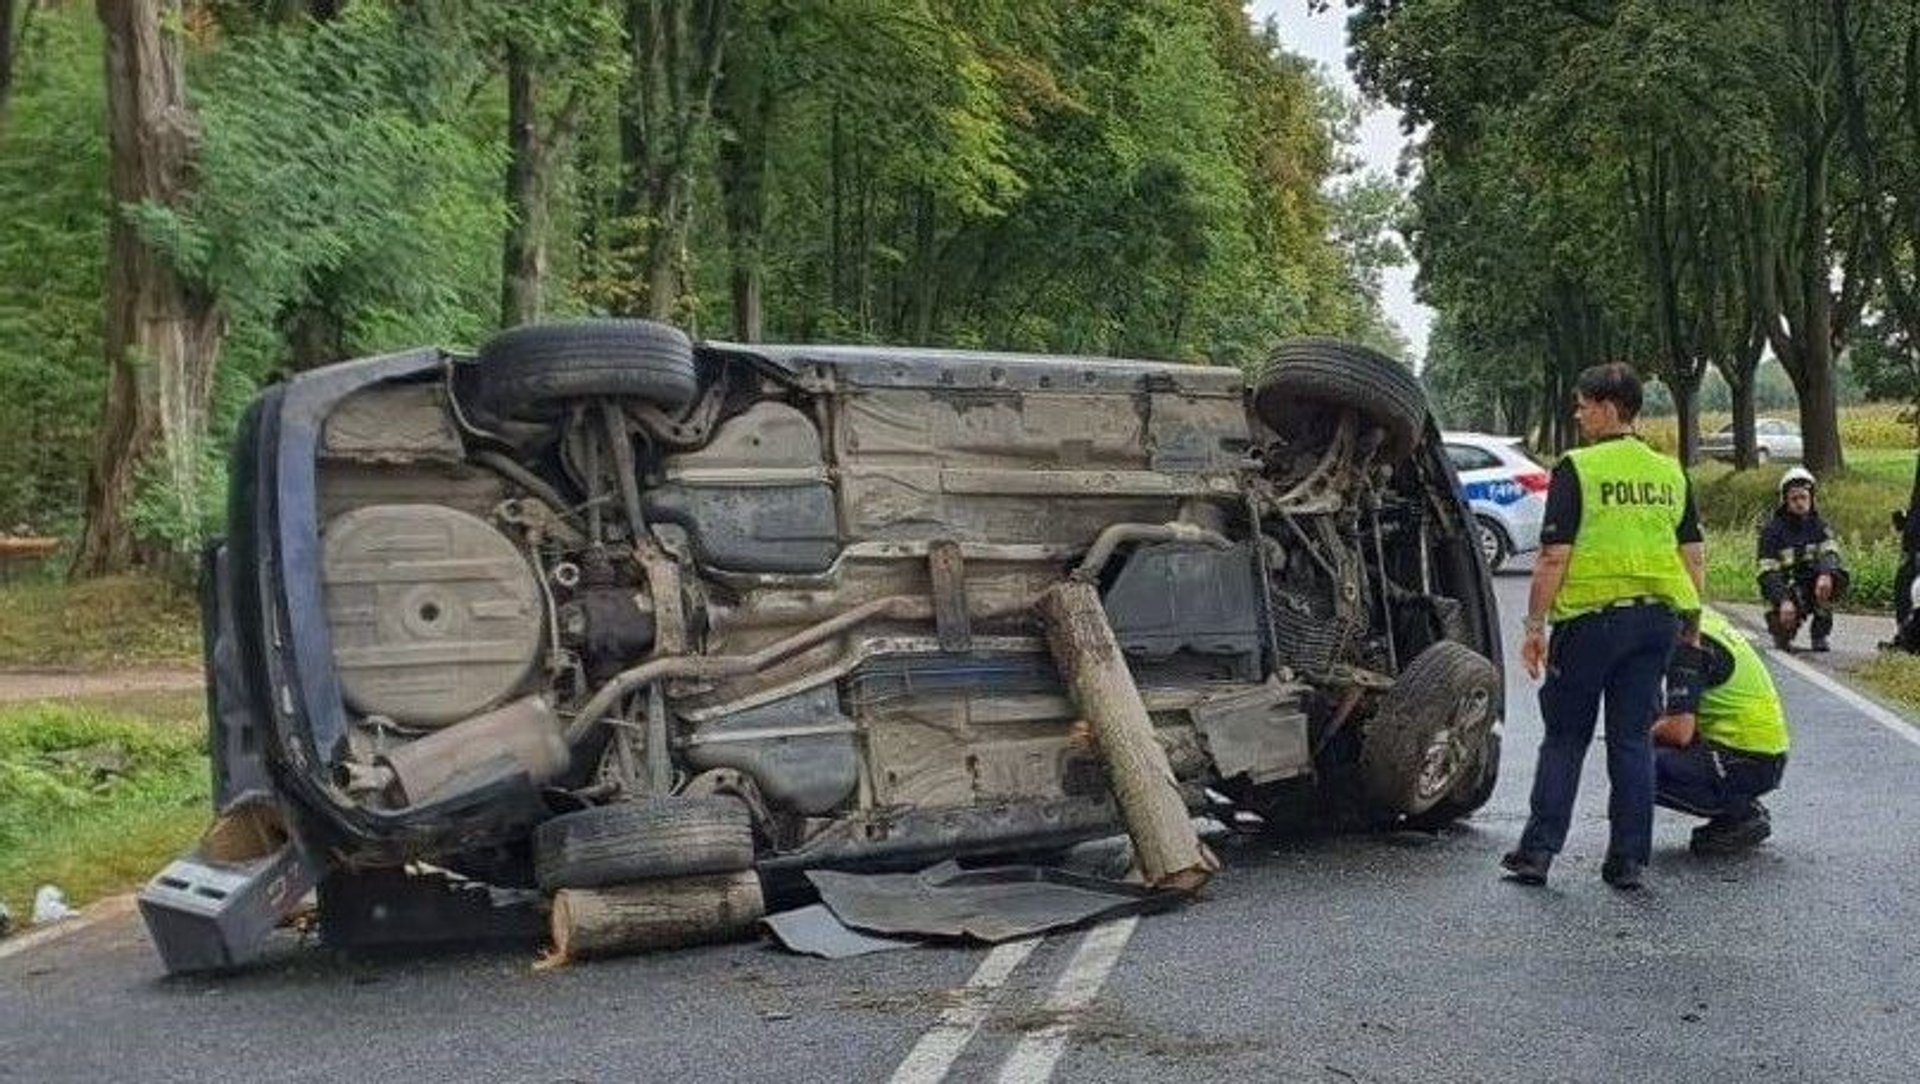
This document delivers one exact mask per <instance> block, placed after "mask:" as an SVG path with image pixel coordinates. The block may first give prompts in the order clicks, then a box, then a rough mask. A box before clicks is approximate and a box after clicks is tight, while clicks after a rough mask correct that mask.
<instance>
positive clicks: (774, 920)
mask: <svg viewBox="0 0 1920 1084" xmlns="http://www.w3.org/2000/svg"><path fill="white" fill-rule="evenodd" d="M766 923H767V929H769V930H771V931H773V936H774V939H775V940H777V941H779V942H780V944H781V945H783V946H785V947H786V949H787V951H788V952H797V953H799V954H801V955H802V956H818V957H821V958H822V959H826V960H846V959H850V958H852V957H855V956H866V955H868V954H870V953H875V952H890V951H892V950H894V949H904V948H913V947H915V946H917V945H919V944H920V942H919V941H917V940H915V939H913V938H908V937H875V936H873V935H872V934H868V933H862V932H861V931H859V930H856V929H854V928H853V927H851V926H848V925H847V924H846V923H844V922H842V921H840V919H839V918H838V917H836V916H835V915H834V913H833V912H832V911H831V910H829V909H828V908H827V905H826V904H824V903H813V904H808V905H807V906H805V907H797V908H795V909H793V910H791V911H782V912H780V913H779V914H777V915H768V916H767V917H766Z"/></svg>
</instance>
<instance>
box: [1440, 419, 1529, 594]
mask: <svg viewBox="0 0 1920 1084" xmlns="http://www.w3.org/2000/svg"><path fill="white" fill-rule="evenodd" d="M1440 436H1441V439H1442V441H1444V442H1445V446H1446V451H1447V458H1448V459H1451V460H1453V469H1454V470H1455V471H1457V472H1459V475H1460V486H1461V489H1462V490H1463V491H1464V494H1465V496H1466V498H1467V506H1468V507H1469V508H1471V509H1472V510H1473V518H1474V519H1475V520H1476V521H1478V523H1479V526H1480V552H1481V553H1483V554H1485V555H1486V558H1487V567H1488V568H1490V569H1495V570H1497V569H1499V568H1500V566H1501V565H1503V564H1506V562H1507V558H1509V557H1511V556H1513V555H1514V554H1516V553H1531V552H1533V551H1534V550H1537V549H1539V548H1540V520H1541V518H1542V517H1544V516H1545V515H1546V511H1547V481H1548V474H1547V469H1546V468H1545V467H1543V466H1541V465H1540V464H1539V463H1536V462H1534V460H1533V457H1532V456H1530V455H1528V454H1527V447H1526V442H1525V441H1523V440H1522V439H1521V438H1519V437H1500V436H1493V435H1491V434H1488V433H1442V434H1441V435H1440Z"/></svg>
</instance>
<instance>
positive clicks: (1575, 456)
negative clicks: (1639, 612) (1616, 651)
mask: <svg viewBox="0 0 1920 1084" xmlns="http://www.w3.org/2000/svg"><path fill="white" fill-rule="evenodd" d="M1567 455H1568V457H1569V458H1571V459H1572V460H1573V469H1574V476H1575V477H1576V478H1578V479H1579V482H1580V527H1579V530H1578V533H1577V534H1576V535H1575V538H1574V543H1573V553H1572V556H1571V557H1570V558H1569V559H1568V561H1567V575H1566V579H1565V580H1563V581H1562V582H1561V584H1560V593H1559V594H1558V595H1557V596H1555V598H1554V600H1553V609H1552V611H1551V613H1550V614H1549V616H1550V617H1551V619H1552V620H1553V621H1554V622H1555V623H1559V622H1562V621H1567V620H1570V619H1572V618H1575V617H1579V616H1580V615H1582V614H1588V613H1593V612H1594V611H1596V610H1602V609H1605V608H1606V607H1608V606H1611V605H1614V604H1616V603H1620V602H1625V601H1628V600H1631V599H1639V598H1644V599H1654V600H1657V601H1660V602H1663V603H1665V604H1666V605H1667V607H1668V608H1669V609H1671V610H1672V611H1673V612H1674V613H1677V614H1692V613H1696V612H1698V611H1699V609H1700V594H1699V592H1698V591H1696V590H1695V589H1694V586H1693V579H1692V577H1690V576H1688V575H1687V568H1686V565H1685V564H1683V563H1682V562H1681V560H1680V549H1679V543H1678V542H1677V541H1676V539H1675V535H1676V534H1677V532H1678V531H1679V528H1680V521H1681V519H1682V518H1683V517H1684V516H1685V514H1686V506H1687V476H1686V474H1685V473H1684V472H1683V471H1681V469H1680V464H1679V463H1677V462H1675V461H1673V460H1672V459H1669V458H1667V457H1666V456H1664V455H1661V454H1660V453H1659V452H1656V451H1654V450H1653V449H1652V448H1649V447H1647V446H1646V445H1645V444H1644V443H1642V442H1641V441H1640V439H1639V438H1638V437H1621V438H1619V439H1616V440H1605V441H1601V442H1600V443H1598V444H1593V445H1589V446H1587V447H1585V448H1576V449H1574V450H1573V451H1570V452H1568V453H1567Z"/></svg>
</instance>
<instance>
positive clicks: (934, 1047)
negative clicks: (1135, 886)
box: [892, 918, 1140, 1084]
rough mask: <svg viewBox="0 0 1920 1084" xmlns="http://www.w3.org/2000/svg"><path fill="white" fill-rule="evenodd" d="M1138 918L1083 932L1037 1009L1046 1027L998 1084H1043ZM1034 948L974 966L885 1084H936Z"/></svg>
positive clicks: (1018, 1051) (1024, 946)
mask: <svg viewBox="0 0 1920 1084" xmlns="http://www.w3.org/2000/svg"><path fill="white" fill-rule="evenodd" d="M1139 922H1140V920H1139V919H1138V918H1123V919H1121V920H1119V921H1118V922H1109V923H1106V924H1105V925H1101V926H1096V927H1094V928H1093V929H1091V930H1089V931H1087V934H1086V936H1085V937H1084V938H1082V939H1081V941H1080V947H1079V948H1078V949H1077V950H1075V951H1074V954H1073V959H1071V960H1069V961H1068V962H1067V968H1066V970H1065V971H1064V972H1062V973H1061V975H1060V978H1059V980H1058V981H1057V982H1055V983H1054V987H1053V991H1052V992H1051V993H1050V994H1048V995H1047V1000H1046V1004H1045V1005H1044V1007H1043V1010H1044V1012H1045V1014H1046V1015H1047V1016H1048V1017H1049V1020H1048V1023H1047V1024H1046V1025H1045V1026H1043V1027H1041V1028H1040V1029H1039V1030H1037V1031H1032V1032H1029V1033H1027V1034H1025V1035H1023V1036H1021V1037H1020V1041H1019V1042H1018V1043H1016V1044H1015V1045H1014V1048H1013V1052H1012V1053H1010V1054H1008V1055H1007V1060H1006V1062H1005V1063H1003V1064H1002V1065H1001V1067H1000V1076H999V1080H1000V1084H1042V1082H1044V1081H1046V1080H1047V1079H1048V1078H1049V1077H1051V1076H1052V1075H1053V1067H1054V1065H1055V1064H1057V1063H1058V1062H1059V1060H1060V1055H1061V1054H1063V1053H1065V1052H1066V1049H1067V1037H1068V1033H1069V1031H1071V1029H1072V1019H1073V1016H1074V1014H1075V1013H1077V1012H1079V1011H1080V1010H1082V1009H1085V1008H1086V1007H1087V1006H1088V1005H1090V1004H1092V1003H1093V999H1094V998H1095V997H1096V996H1098V995H1099V993H1100V988H1101V987H1102V986H1104V985H1105V984H1106V981H1107V976H1108V975H1110V974H1112V972H1113V967H1114V965H1115V964H1116V963H1119V961H1120V953H1121V951H1122V950H1124V949H1125V948H1126V946H1127V939H1128V938H1130V937H1132V936H1133V929H1134V927H1135V926H1136V925H1138V924H1139ZM1039 944H1040V939H1039V938H1037V937H1033V938H1028V939H1027V940H1024V941H1014V942H1011V943H1009V944H1005V945H1000V946H998V947H996V948H995V949H994V950H993V951H992V952H989V953H987V958H986V959H985V960H983V961H981V963H980V967H979V970H977V971H975V972H974V973H973V977H972V978H970V979H968V980H967V984H966V985H965V986H963V987H961V988H960V990H959V998H958V1001H957V1002H956V1003H955V1004H954V1005H953V1006H952V1007H950V1008H948V1009H947V1010H946V1011H945V1012H943V1013H941V1014H940V1018H939V1019H938V1020H936V1021H934V1024H933V1027H931V1028H929V1029H927V1032H926V1034H924V1035H922V1036H920V1041H919V1042H917V1043H915V1044H914V1046H913V1049H912V1050H910V1051H908V1052H907V1057H906V1060H905V1061H902V1062H901V1063H900V1067H899V1068H898V1069H896V1070H894V1073H893V1077H892V1084H938V1082H939V1081H942V1080H945V1079H946V1076H947V1071H948V1070H950V1069H951V1068H953V1063H954V1062H955V1061H956V1060H958V1059H959V1057H960V1053H961V1051H963V1050H965V1049H966V1048H967V1044H968V1043H969V1042H971V1041H972V1039H973V1036H974V1033H975V1032H977V1031H979V1030H980V1025H981V1024H983V1023H985V1022H986V1020H987V1017H988V1016H989V1015H991V1014H992V1012H993V1008H994V1006H995V1005H996V1004H998V1003H999V1001H1000V997H1001V995H1002V994H1003V993H1004V992H1005V990H1006V983H1007V979H1008V978H1010V977H1012V975H1013V972H1014V969H1015V968H1018V967H1019V966H1020V964H1021V963H1022V962H1024V961H1025V960H1026V958H1027V957H1028V956H1029V955H1031V954H1032V953H1033V950H1034V948H1035V947H1036V946H1038V945H1039Z"/></svg>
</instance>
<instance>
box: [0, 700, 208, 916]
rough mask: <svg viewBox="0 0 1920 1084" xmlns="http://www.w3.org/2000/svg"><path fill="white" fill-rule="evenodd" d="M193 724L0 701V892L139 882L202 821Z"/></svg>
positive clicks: (12, 900)
mask: <svg viewBox="0 0 1920 1084" xmlns="http://www.w3.org/2000/svg"><path fill="white" fill-rule="evenodd" d="M208 796H209V783H208V775H207V752H206V742H205V738H204V730H203V729H201V728H199V727H195V726H192V725H191V722H190V721H188V720H178V719H165V720H155V719H150V718H142V717H139V716H134V715H128V714H124V713H120V712H109V711H102V710H98V709H94V708H89V707H85V706H81V705H75V704H54V703H38V704H27V705H6V706H0V901H4V902H5V903H7V905H8V906H9V907H10V908H11V909H12V910H13V912H14V914H16V915H19V914H24V913H25V912H26V911H27V910H28V908H29V906H30V904H31V901H32V898H33V891H34V889H35V887H36V886H38V885H40V884H55V885H59V886H60V887H61V888H62V889H63V890H64V891H65V892H66V893H67V897H68V900H69V901H70V902H72V903H75V904H83V903H86V902H88V901H89V900H91V899H94V898H96V897H98V896H100V895H102V894H105V893H107V892H112V891H117V890H123V889H126V888H129V887H132V886H134V885H137V884H139V883H140V882H141V881H143V880H144V879H145V878H146V877H148V876H150V875H152V873H153V872H154V870H155V869H157V868H158V867H159V866H160V865H161V864H162V863H163V862H164V861H165V860H166V859H168V858H170V857H172V856H173V855H174V854H176V853H178V852H179V851H180V850H182V849H184V848H185V846H186V845H188V844H189V843H191V842H192V840H193V838H194V836H195V835H196V834H197V833H198V831H199V830H200V829H201V828H203V827H204V826H205V825H206V823H207V820H208Z"/></svg>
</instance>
